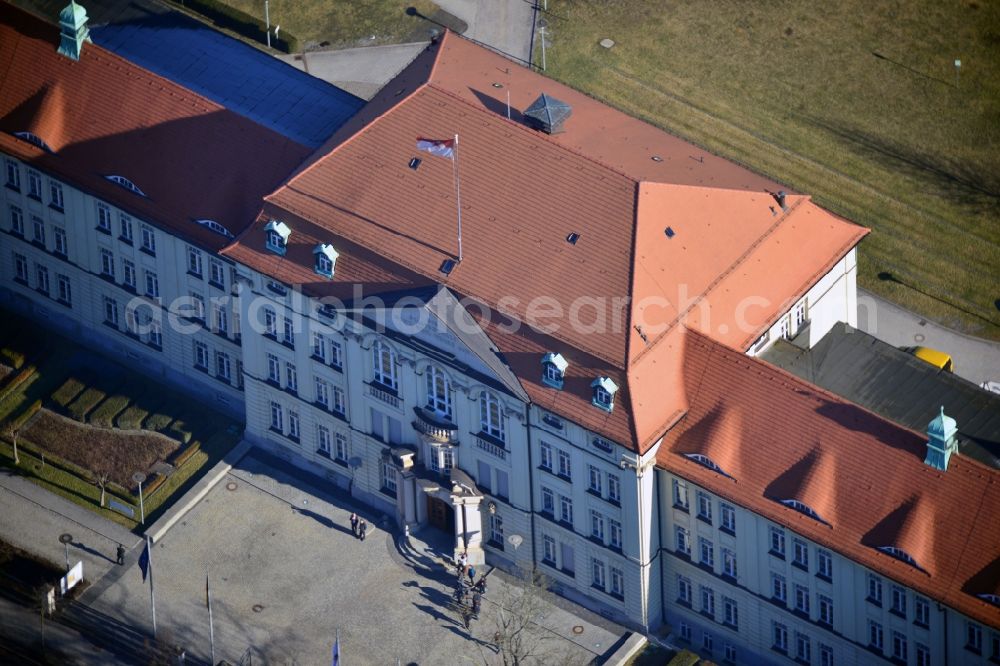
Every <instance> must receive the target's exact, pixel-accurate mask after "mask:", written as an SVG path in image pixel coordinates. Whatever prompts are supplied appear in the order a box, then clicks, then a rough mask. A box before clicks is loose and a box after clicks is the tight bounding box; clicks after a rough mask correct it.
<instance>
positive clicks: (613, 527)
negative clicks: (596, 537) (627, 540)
mask: <svg viewBox="0 0 1000 666" xmlns="http://www.w3.org/2000/svg"><path fill="white" fill-rule="evenodd" d="M608 534H609V536H610V541H608V545H609V546H611V547H612V548H617V549H618V550H621V549H622V524H621V523H619V522H618V521H617V520H612V519H608Z"/></svg>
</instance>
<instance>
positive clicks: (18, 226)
mask: <svg viewBox="0 0 1000 666" xmlns="http://www.w3.org/2000/svg"><path fill="white" fill-rule="evenodd" d="M10 230H11V231H12V232H14V233H15V234H17V235H18V236H24V211H22V210H21V209H20V208H19V207H18V206H15V205H13V204H11V205H10Z"/></svg>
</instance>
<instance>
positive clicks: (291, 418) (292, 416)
mask: <svg viewBox="0 0 1000 666" xmlns="http://www.w3.org/2000/svg"><path fill="white" fill-rule="evenodd" d="M288 436H289V437H290V438H292V439H294V440H298V438H299V413H298V412H294V411H292V410H290V409H289V410H288Z"/></svg>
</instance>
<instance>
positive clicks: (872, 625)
mask: <svg viewBox="0 0 1000 666" xmlns="http://www.w3.org/2000/svg"><path fill="white" fill-rule="evenodd" d="M868 645H870V646H871V647H873V648H875V649H876V650H881V649H882V625H881V624H879V623H878V622H876V621H875V620H868Z"/></svg>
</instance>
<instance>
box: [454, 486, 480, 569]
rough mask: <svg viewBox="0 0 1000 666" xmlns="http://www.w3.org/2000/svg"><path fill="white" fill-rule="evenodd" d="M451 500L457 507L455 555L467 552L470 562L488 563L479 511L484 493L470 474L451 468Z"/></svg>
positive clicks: (475, 563) (474, 563) (476, 563)
mask: <svg viewBox="0 0 1000 666" xmlns="http://www.w3.org/2000/svg"><path fill="white" fill-rule="evenodd" d="M451 483H452V489H451V501H452V505H453V506H454V508H455V557H458V555H459V554H460V553H465V554H466V557H467V558H468V562H469V564H472V565H477V566H478V565H482V564H485V563H486V553H485V552H484V551H483V519H482V515H481V513H480V511H479V507H480V504H481V503H482V501H483V495H482V493H480V492H479V490H478V489H477V488H476V484H475V482H474V481H473V480H472V479H471V477H469V475H468V474H466V473H465V472H463V471H462V470H460V469H459V468H457V467H454V468H452V470H451Z"/></svg>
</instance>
